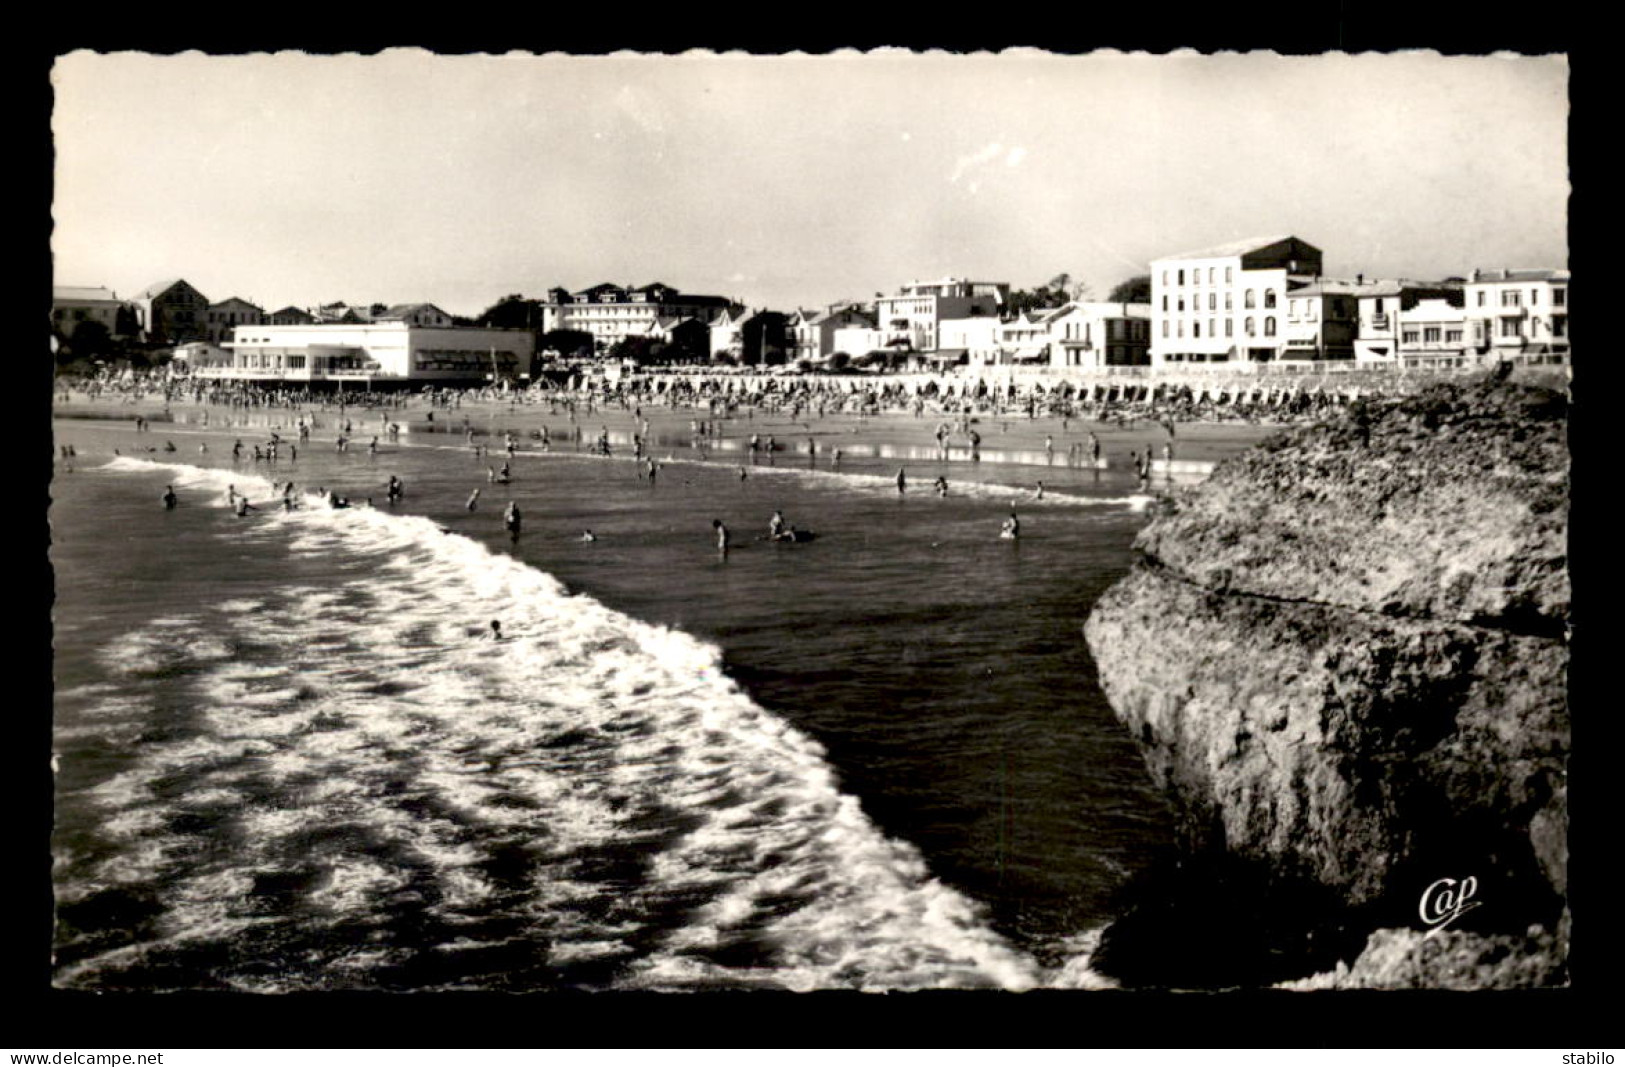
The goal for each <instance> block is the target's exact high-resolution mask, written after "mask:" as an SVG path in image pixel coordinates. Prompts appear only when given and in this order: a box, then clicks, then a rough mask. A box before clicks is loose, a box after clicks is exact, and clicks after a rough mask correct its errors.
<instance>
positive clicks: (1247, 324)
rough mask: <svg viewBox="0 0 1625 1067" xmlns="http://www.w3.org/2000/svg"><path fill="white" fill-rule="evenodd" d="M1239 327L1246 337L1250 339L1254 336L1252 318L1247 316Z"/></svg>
mask: <svg viewBox="0 0 1625 1067" xmlns="http://www.w3.org/2000/svg"><path fill="white" fill-rule="evenodd" d="M1241 325H1242V329H1243V330H1245V331H1246V334H1247V336H1248V337H1252V336H1253V335H1254V334H1255V332H1256V331H1255V330H1254V329H1253V317H1252V316H1251V315H1248V316H1247V318H1246V319H1245V320H1244V321H1243V322H1242V324H1241Z"/></svg>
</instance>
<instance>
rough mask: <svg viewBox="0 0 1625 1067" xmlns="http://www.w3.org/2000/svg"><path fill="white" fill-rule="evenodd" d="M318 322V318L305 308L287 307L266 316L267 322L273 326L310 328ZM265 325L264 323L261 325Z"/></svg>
mask: <svg viewBox="0 0 1625 1067" xmlns="http://www.w3.org/2000/svg"><path fill="white" fill-rule="evenodd" d="M315 321H316V316H315V315H312V314H311V313H310V312H308V311H306V310H305V309H304V308H296V307H285V308H283V309H282V310H280V311H273V312H271V313H270V314H269V315H267V316H265V322H266V323H270V324H271V325H272V326H310V325H312V324H313V323H315ZM261 325H264V323H261Z"/></svg>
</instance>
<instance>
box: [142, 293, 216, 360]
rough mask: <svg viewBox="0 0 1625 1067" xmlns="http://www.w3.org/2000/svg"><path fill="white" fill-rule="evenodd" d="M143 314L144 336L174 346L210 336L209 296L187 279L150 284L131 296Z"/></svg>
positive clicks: (149, 341) (150, 340)
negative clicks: (208, 317)
mask: <svg viewBox="0 0 1625 1067" xmlns="http://www.w3.org/2000/svg"><path fill="white" fill-rule="evenodd" d="M129 303H130V304H131V305H132V306H133V307H134V308H135V309H136V312H137V314H138V315H139V316H140V323H141V330H142V339H143V340H145V341H146V342H148V343H149V344H157V345H174V344H181V343H183V342H185V341H202V340H206V339H207V332H208V329H207V328H208V320H207V317H206V316H207V315H208V311H209V298H208V297H206V296H204V295H203V294H202V293H200V292H198V291H197V289H195V288H193V287H192V286H191V285H190V284H188V283H187V282H186V280H185V279H182V278H176V279H174V280H172V281H165V282H158V283H156V284H154V285H149V286H147V287H146V288H145V289H143V290H141V291H140V292H139V293H136V294H135V295H134V296H132V297H131V298H130V299H129Z"/></svg>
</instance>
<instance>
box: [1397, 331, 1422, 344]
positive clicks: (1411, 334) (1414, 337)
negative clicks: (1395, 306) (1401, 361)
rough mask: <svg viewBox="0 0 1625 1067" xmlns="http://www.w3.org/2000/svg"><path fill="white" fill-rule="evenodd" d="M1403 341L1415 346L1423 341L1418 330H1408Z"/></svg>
mask: <svg viewBox="0 0 1625 1067" xmlns="http://www.w3.org/2000/svg"><path fill="white" fill-rule="evenodd" d="M1401 340H1402V341H1403V342H1404V343H1405V344H1408V345H1414V344H1416V343H1418V342H1419V341H1421V340H1422V335H1421V334H1420V333H1419V332H1417V331H1416V330H1406V331H1405V333H1404V336H1403V337H1402V338H1401Z"/></svg>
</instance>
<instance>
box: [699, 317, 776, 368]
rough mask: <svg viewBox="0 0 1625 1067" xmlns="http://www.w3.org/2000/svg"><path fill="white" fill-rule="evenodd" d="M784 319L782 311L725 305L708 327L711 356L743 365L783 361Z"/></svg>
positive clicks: (724, 361) (721, 361) (717, 360)
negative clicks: (753, 309) (755, 309)
mask: <svg viewBox="0 0 1625 1067" xmlns="http://www.w3.org/2000/svg"><path fill="white" fill-rule="evenodd" d="M787 321H788V317H787V316H786V315H785V314H784V312H782V311H768V310H767V309H765V308H763V309H760V310H757V311H751V310H749V309H746V308H741V307H727V308H724V309H723V310H722V311H721V312H719V313H718V314H717V316H716V318H714V319H712V320H711V322H710V323H709V325H708V327H707V329H708V332H709V334H710V346H711V359H712V360H713V361H715V362H719V363H732V364H736V365H743V366H758V365H760V364H762V363H765V362H770V361H771V362H779V363H782V362H783V361H784V353H785V350H786V349H787V348H788V341H787V333H788V329H787V326H786V322H787Z"/></svg>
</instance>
